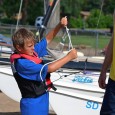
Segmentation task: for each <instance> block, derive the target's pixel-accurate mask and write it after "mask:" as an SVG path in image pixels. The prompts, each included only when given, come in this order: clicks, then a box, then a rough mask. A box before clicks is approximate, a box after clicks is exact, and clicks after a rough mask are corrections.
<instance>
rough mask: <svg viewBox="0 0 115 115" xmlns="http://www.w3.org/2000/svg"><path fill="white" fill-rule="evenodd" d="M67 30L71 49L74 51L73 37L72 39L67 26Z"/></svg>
mask: <svg viewBox="0 0 115 115" xmlns="http://www.w3.org/2000/svg"><path fill="white" fill-rule="evenodd" d="M65 28H66V32H67V35H68V39H69V45H70V48H72V49H73V45H72V42H71V37H70V33H69V29H68V27H67V26H65Z"/></svg>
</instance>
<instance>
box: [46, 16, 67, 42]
mask: <svg viewBox="0 0 115 115" xmlns="http://www.w3.org/2000/svg"><path fill="white" fill-rule="evenodd" d="M66 25H67V18H66V17H64V18H62V19H61V21H60V22H59V24H58V25H57V26H56V27H55V28H54V29H53V30H51V31H50V32H49V33H48V34H47V35H46V40H47V43H50V42H51V41H52V39H53V38H54V37H55V36H56V34H57V33H58V32H59V30H60V29H61V28H63V27H64V26H66Z"/></svg>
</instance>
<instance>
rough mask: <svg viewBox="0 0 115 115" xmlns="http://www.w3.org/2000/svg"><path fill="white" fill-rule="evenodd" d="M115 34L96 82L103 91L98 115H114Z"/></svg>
mask: <svg viewBox="0 0 115 115" xmlns="http://www.w3.org/2000/svg"><path fill="white" fill-rule="evenodd" d="M114 37H115V32H113V35H112V38H111V40H110V42H109V44H108V47H107V50H106V55H105V60H104V62H103V65H102V70H101V73H100V77H99V80H98V83H99V87H100V88H102V89H106V90H105V94H104V98H103V103H102V107H101V110H100V115H115V51H114V49H115V38H114ZM109 68H110V77H109V80H108V83H107V84H106V72H107V70H108V69H109Z"/></svg>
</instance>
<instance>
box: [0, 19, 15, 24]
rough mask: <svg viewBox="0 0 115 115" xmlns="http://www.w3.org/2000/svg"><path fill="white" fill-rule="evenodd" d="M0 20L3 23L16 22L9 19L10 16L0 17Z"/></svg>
mask: <svg viewBox="0 0 115 115" xmlns="http://www.w3.org/2000/svg"><path fill="white" fill-rule="evenodd" d="M0 22H1V23H5V24H16V20H14V19H10V18H3V19H0Z"/></svg>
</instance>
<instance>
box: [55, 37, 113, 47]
mask: <svg viewBox="0 0 115 115" xmlns="http://www.w3.org/2000/svg"><path fill="white" fill-rule="evenodd" d="M110 38H111V36H105V35H99V36H98V38H97V37H96V36H89V35H76V36H75V35H73V36H71V40H72V44H73V45H74V46H79V45H83V46H86V47H87V46H88V47H92V48H98V49H103V48H104V47H105V46H107V44H108V43H109V40H110ZM54 40H55V42H60V40H61V41H62V42H64V43H65V44H67V43H68V38H66V40H62V39H61V38H59V37H57V38H56V39H54Z"/></svg>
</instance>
